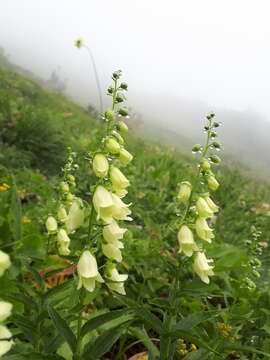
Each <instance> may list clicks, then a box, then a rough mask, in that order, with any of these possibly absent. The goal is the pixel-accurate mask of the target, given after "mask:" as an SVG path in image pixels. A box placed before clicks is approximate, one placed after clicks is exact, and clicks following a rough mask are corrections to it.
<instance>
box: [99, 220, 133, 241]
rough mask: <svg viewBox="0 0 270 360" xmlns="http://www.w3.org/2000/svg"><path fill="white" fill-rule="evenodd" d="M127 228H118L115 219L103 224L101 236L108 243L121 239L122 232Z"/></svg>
mask: <svg viewBox="0 0 270 360" xmlns="http://www.w3.org/2000/svg"><path fill="white" fill-rule="evenodd" d="M126 231H127V229H124V228H120V226H119V225H118V224H117V222H116V221H115V220H113V221H112V222H111V223H110V224H108V225H105V226H104V227H103V231H102V232H103V237H104V239H105V240H106V241H107V242H108V243H110V242H114V241H116V240H120V239H123V236H124V233H125V232H126Z"/></svg>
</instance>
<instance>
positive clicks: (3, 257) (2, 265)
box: [0, 250, 11, 276]
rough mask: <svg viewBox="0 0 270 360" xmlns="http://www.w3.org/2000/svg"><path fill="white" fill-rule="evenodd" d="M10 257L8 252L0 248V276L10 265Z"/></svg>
mask: <svg viewBox="0 0 270 360" xmlns="http://www.w3.org/2000/svg"><path fill="white" fill-rule="evenodd" d="M10 265H11V262H10V257H9V255H8V254H6V253H5V252H3V251H2V250H0V276H2V275H3V274H4V272H5V271H6V270H7V269H8V268H9V267H10Z"/></svg>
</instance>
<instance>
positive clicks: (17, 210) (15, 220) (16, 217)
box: [10, 178, 22, 240]
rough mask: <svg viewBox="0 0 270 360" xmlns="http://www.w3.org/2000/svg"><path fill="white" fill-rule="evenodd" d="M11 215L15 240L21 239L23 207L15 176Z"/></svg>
mask: <svg viewBox="0 0 270 360" xmlns="http://www.w3.org/2000/svg"><path fill="white" fill-rule="evenodd" d="M10 216H11V224H12V232H13V236H14V240H20V239H21V237H22V208H21V201H20V199H19V196H18V190H17V186H16V183H15V179H14V178H13V186H12V193H11V205H10Z"/></svg>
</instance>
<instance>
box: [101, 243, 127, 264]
mask: <svg viewBox="0 0 270 360" xmlns="http://www.w3.org/2000/svg"><path fill="white" fill-rule="evenodd" d="M122 247H123V244H122V243H121V241H116V242H113V243H108V244H102V251H103V254H104V255H105V256H106V257H107V258H108V259H111V260H115V261H117V262H121V261H122V259H123V258H122V253H121V250H120V248H122Z"/></svg>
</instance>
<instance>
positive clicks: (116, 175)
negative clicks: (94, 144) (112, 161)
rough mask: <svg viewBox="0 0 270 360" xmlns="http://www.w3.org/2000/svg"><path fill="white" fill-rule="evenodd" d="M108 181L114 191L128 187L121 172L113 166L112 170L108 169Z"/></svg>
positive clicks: (126, 180)
mask: <svg viewBox="0 0 270 360" xmlns="http://www.w3.org/2000/svg"><path fill="white" fill-rule="evenodd" d="M110 179H111V182H112V185H113V189H116V190H117V189H120V190H122V189H125V188H126V187H128V186H129V185H130V184H129V181H128V179H127V178H126V177H125V175H124V174H123V173H122V171H121V170H119V169H118V168H117V167H115V166H112V168H111V169H110Z"/></svg>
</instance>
